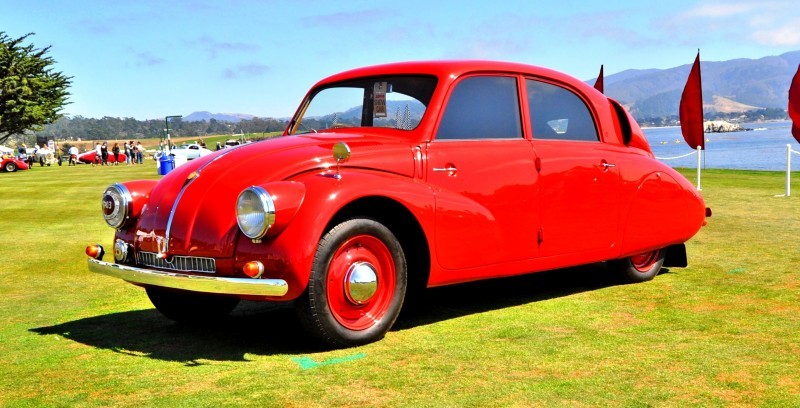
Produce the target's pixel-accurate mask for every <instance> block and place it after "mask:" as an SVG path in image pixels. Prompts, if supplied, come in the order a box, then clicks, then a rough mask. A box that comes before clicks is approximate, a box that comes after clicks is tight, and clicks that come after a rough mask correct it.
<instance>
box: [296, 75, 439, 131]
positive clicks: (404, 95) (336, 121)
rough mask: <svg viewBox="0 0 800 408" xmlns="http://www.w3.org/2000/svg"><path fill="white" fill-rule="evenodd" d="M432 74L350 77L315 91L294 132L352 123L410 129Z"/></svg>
mask: <svg viewBox="0 0 800 408" xmlns="http://www.w3.org/2000/svg"><path fill="white" fill-rule="evenodd" d="M435 86H436V79H435V78H433V77H419V76H413V77H412V76H409V77H385V78H370V79H365V80H358V81H351V82H347V83H343V84H340V85H337V86H333V87H328V88H325V89H322V90H321V91H319V92H318V93H317V94H316V95H314V96H313V97H312V99H311V102H310V104H309V105H308V108H307V109H306V111H305V114H304V115H303V118H302V119H301V121H300V124H299V125H298V126H297V128H296V129H295V133H306V132H309V131H323V130H327V129H338V128H352V127H382V128H393V129H403V130H410V129H414V128H416V127H417V125H419V122H420V120H421V119H422V116H423V115H424V113H425V110H426V105H427V104H428V103H429V102H430V98H431V96H432V94H433V90H434V88H435Z"/></svg>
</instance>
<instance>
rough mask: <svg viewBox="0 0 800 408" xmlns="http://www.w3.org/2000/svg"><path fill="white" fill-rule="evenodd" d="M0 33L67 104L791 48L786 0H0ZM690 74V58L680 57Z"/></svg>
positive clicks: (263, 109) (632, 63)
mask: <svg viewBox="0 0 800 408" xmlns="http://www.w3.org/2000/svg"><path fill="white" fill-rule="evenodd" d="M0 31H3V32H5V33H6V35H8V36H9V37H12V38H17V37H20V36H22V35H24V34H27V33H31V32H32V33H35V35H33V36H31V37H29V38H28V42H29V43H33V44H34V45H35V46H36V47H37V48H43V47H46V46H51V48H50V51H49V54H48V55H49V56H51V57H53V58H54V59H55V61H56V62H57V63H56V64H55V66H54V68H55V69H56V70H58V71H61V72H63V73H64V74H66V75H68V76H72V77H73V79H72V86H71V87H70V93H71V96H70V99H69V102H70V103H69V104H68V105H66V106H65V108H64V110H63V113H64V114H66V115H68V116H83V117H89V118H102V117H104V116H110V117H124V118H127V117H133V118H136V119H140V120H144V119H160V118H164V117H165V116H171V115H184V116H185V115H188V114H190V113H192V112H195V111H209V112H212V113H243V114H252V115H256V116H260V117H276V118H282V117H288V116H291V115H292V114H293V113H294V111H295V109H296V108H297V106H298V104H299V103H300V100H301V99H302V98H303V96H304V95H305V93H306V92H307V91H308V89H309V88H310V87H311V86H312V85H313V84H314V83H316V82H317V81H318V80H320V79H322V78H324V77H327V76H329V75H332V74H335V73H337V72H341V71H344V70H347V69H351V68H357V67H362V66H368V65H375V64H383V63H388V62H398V61H416V60H446V59H488V60H501V61H513V62H521V63H526V64H532V65H539V66H544V67H548V68H552V69H556V70H558V71H562V72H565V73H567V74H570V75H572V76H575V77H577V78H580V79H583V80H590V79H593V78H595V77H596V76H597V73H598V71H599V68H600V65H601V64H603V65H604V66H605V74H606V76H608V75H611V74H614V73H616V72H620V71H624V70H627V69H649V68H657V69H667V68H672V67H675V66H680V65H685V64H690V63H691V62H693V61H694V57H695V55H696V53H697V50H698V49H700V53H701V59H702V60H703V61H724V60H730V59H735V58H752V59H757V58H761V57H765V56H770V55H779V54H782V53H785V52H789V51H796V50H800V8H798V7H797V6H796V0H789V1H784V0H774V1H773V0H760V1H750V0H742V1H736V0H727V1H704V0H668V1H664V0H659V1H649V0H636V1H628V0H616V1H615V0H607V1H577V0H558V1H550V0H544V1H536V0H528V1H504V0H495V1H474V2H468V1H463V0H461V1H447V0H444V1H438V0H402V1H399V0H394V1H383V0H370V1H360V0H353V1H349V0H340V1H322V0H295V1H288V0H262V1H245V0H227V1H225V0H218V1H210V0H209V1H206V0H172V1H150V0H136V1H128V0H121V1H113V0H78V1H62V0H33V1H28V2H20V1H18V0H16V1H11V0H0ZM687 72H688V69H687Z"/></svg>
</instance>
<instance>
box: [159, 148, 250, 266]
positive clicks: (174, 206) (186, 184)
mask: <svg viewBox="0 0 800 408" xmlns="http://www.w3.org/2000/svg"><path fill="white" fill-rule="evenodd" d="M242 146H244V145H243V144H240V145H238V146H234V147H231V148H227V149H225V151H223V152H222V153H220V154H219V156H217V157H215V158H213V159H211V160H210V161H209V162H208V163H206V164H204V165H202V166H200V168H199V169H197V170H195V171H194V173H195V174H197V175H196V176H195V177H194V178H192V179H191V180H189V181H188V182H184V184H183V187H181V191H180V193H178V196H177V197H175V202H173V203H172V209H171V210H169V218H168V219H167V230H166V231H164V235H165V236H164V252H165V253H168V252H169V236H170V234H169V232H170V230H171V229H172V218H173V217H174V216H175V210H176V209H177V208H178V204H179V203H180V202H181V198H182V197H183V193H184V192H185V191H186V189H187V188H189V185H190V184H192V183H194V181H195V180H197V179H199V178H200V174H201V173H202V172H203V169H204V168H206V167H208V166H209V165H210V164H211V163H214V162H215V161H217V160H219V159H221V158H222V157H223V156H226V155H227V154H228V153H230V152H232V151H233V150H234V149H236V148H239V147H242Z"/></svg>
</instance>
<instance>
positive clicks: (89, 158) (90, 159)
mask: <svg viewBox="0 0 800 408" xmlns="http://www.w3.org/2000/svg"><path fill="white" fill-rule="evenodd" d="M127 157H128V156H127V155H125V153H119V162H120V163H124V162H125V158H127ZM78 161H79V162H81V163H86V164H95V163H98V161H97V152H96V151H94V150H89V151H88V152H85V153H81V154H79V155H78ZM108 162H109V163H116V162H117V159H116V158H114V154H113V153H111V152H109V153H108Z"/></svg>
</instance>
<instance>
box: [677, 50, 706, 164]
mask: <svg viewBox="0 0 800 408" xmlns="http://www.w3.org/2000/svg"><path fill="white" fill-rule="evenodd" d="M680 119H681V132H682V133H683V139H684V140H686V143H687V144H688V145H689V146H690V147H691V148H692V149H697V146H700V148H701V149H704V150H705V148H706V145H705V139H704V135H703V89H702V86H701V80H700V51H697V58H695V59H694V65H692V71H691V72H689V78H688V79H687V80H686V87H684V88H683V94H682V95H681V104H680Z"/></svg>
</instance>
